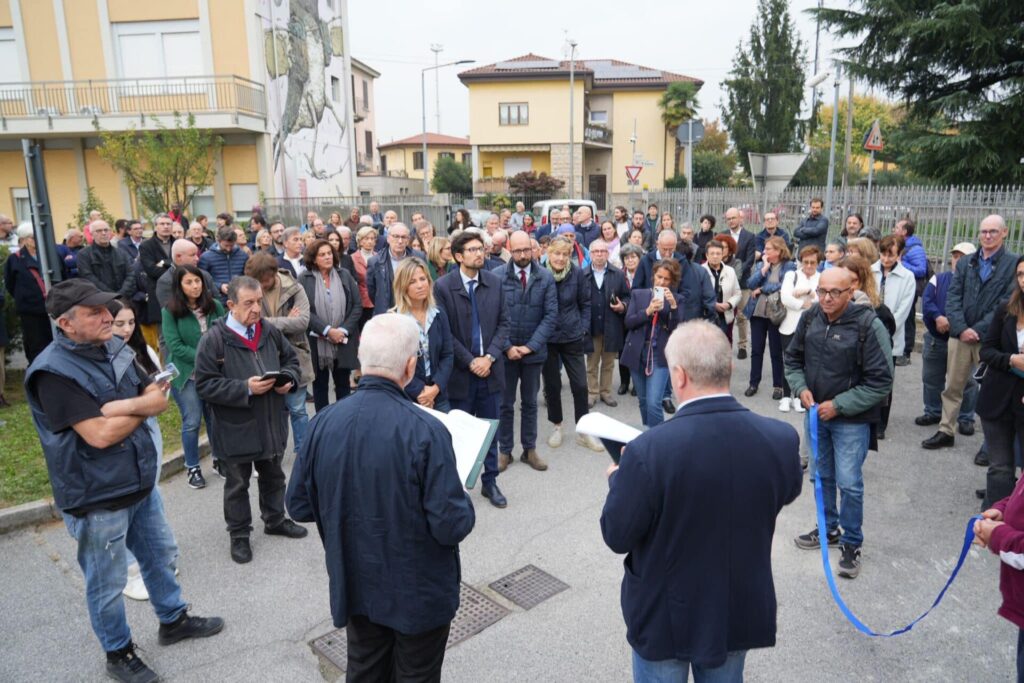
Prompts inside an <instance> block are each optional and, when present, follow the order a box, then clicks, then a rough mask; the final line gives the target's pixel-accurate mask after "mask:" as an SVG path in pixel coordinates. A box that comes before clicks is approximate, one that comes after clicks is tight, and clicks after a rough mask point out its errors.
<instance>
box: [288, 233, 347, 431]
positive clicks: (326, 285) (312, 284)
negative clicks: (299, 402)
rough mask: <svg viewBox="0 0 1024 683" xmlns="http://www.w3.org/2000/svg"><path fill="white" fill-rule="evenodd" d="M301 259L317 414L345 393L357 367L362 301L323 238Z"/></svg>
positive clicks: (344, 395)
mask: <svg viewBox="0 0 1024 683" xmlns="http://www.w3.org/2000/svg"><path fill="white" fill-rule="evenodd" d="M303 260H304V262H305V265H306V272H304V273H303V274H302V275H300V276H299V284H301V285H302V287H303V289H305V290H306V298H308V299H309V337H310V339H309V348H310V351H311V354H310V355H311V356H312V361H313V372H314V373H315V374H314V378H313V405H314V406H315V408H316V411H317V412H320V411H321V410H322V409H323V408H326V407H327V406H328V404H329V403H330V398H329V397H328V385H329V383H330V380H331V378H332V377H333V378H334V396H335V400H338V401H340V400H341V399H343V398H345V397H346V396H348V395H349V393H350V391H351V389H350V388H349V383H348V382H349V376H350V375H351V374H352V370H353V369H355V368H358V367H359V358H358V352H359V317H360V316H361V315H362V314H363V304H362V301H361V300H360V298H359V286H358V285H357V284H356V281H355V278H353V277H352V275H351V274H350V273H349V272H348V271H347V270H345V269H343V268H340V267H339V266H338V253H337V252H336V251H335V250H334V247H332V246H331V245H330V243H329V242H328V241H327V240H322V239H318V240H313V242H312V244H310V245H309V247H308V248H307V249H306V253H305V256H304V257H303Z"/></svg>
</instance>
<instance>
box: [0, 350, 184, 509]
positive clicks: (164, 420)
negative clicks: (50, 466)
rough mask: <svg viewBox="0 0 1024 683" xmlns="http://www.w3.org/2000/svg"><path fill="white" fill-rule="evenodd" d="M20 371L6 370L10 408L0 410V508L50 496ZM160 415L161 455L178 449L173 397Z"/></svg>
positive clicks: (178, 419) (178, 418)
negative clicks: (162, 451)
mask: <svg viewBox="0 0 1024 683" xmlns="http://www.w3.org/2000/svg"><path fill="white" fill-rule="evenodd" d="M24 378H25V373H24V371H23V370H8V371H7V384H6V387H5V389H4V396H6V397H7V400H8V401H9V402H10V403H11V407H10V408H2V409H0V435H2V437H0V508H6V507H11V506H14V505H20V504H22V503H27V502H30V501H33V500H38V499H40V498H45V497H48V496H50V495H51V492H50V477H49V475H48V474H47V472H46V460H45V459H44V458H43V447H42V445H41V444H40V442H39V435H38V434H37V433H36V428H35V425H34V424H33V423H32V411H31V409H30V408H29V407H28V403H27V402H26V401H25V391H24V387H23V386H22V383H23V382H24ZM168 404H169V405H168V406H167V410H165V411H164V412H163V414H161V415H160V417H159V418H157V419H158V421H159V422H160V432H161V433H162V434H163V438H164V457H167V456H168V455H170V454H171V453H173V452H174V451H176V450H178V449H179V448H181V413H179V412H178V405H177V404H176V403H175V402H174V399H170V400H168Z"/></svg>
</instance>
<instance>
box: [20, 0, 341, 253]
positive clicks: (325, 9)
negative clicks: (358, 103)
mask: <svg viewBox="0 0 1024 683" xmlns="http://www.w3.org/2000/svg"><path fill="white" fill-rule="evenodd" d="M345 13H346V4H345V0H160V2H140V1H139V0H0V212H3V213H7V214H10V215H13V216H14V217H15V218H16V220H19V221H21V220H28V219H29V218H30V214H29V201H28V190H27V182H26V178H25V163H24V158H23V155H22V152H21V141H22V140H23V139H36V140H39V141H41V143H42V146H43V150H44V152H43V161H44V165H45V170H46V179H47V186H48V191H49V197H50V202H51V209H52V212H53V222H54V225H55V228H56V232H57V236H58V238H60V236H61V235H62V234H63V230H64V228H65V226H66V225H67V224H68V223H70V222H71V220H72V219H73V217H74V214H75V212H76V209H77V207H78V205H79V203H80V202H82V201H83V200H84V199H85V196H86V191H87V188H90V187H91V188H93V190H94V192H95V194H96V196H98V197H99V199H100V200H102V201H103V203H104V204H105V206H106V207H107V209H108V210H109V212H110V213H111V214H113V215H115V216H137V215H139V214H141V213H143V210H142V209H141V208H140V207H139V206H137V204H136V201H135V198H134V197H132V196H131V193H130V192H129V190H128V188H127V186H126V185H125V184H124V182H123V179H122V178H121V177H119V174H118V173H116V172H115V171H114V170H113V169H112V168H111V167H110V166H109V165H107V164H106V163H105V162H104V161H103V160H102V159H100V157H99V154H98V153H97V146H98V145H99V142H100V138H99V135H98V132H97V130H105V131H123V130H130V129H135V130H146V129H149V130H155V129H156V128H157V127H158V126H160V125H164V126H173V125H174V114H175V113H176V112H177V113H179V114H181V116H182V117H183V118H184V117H185V116H187V115H188V114H192V115H193V116H194V117H195V121H196V126H197V127H200V128H204V129H210V130H213V131H216V132H217V133H218V134H219V135H221V136H222V138H223V140H224V146H223V148H222V149H221V150H220V152H219V153H217V154H216V155H215V158H214V167H215V169H216V176H215V179H214V182H213V185H212V186H211V187H208V188H205V189H203V190H202V191H201V192H200V194H199V195H198V196H197V198H196V200H195V201H194V203H193V205H192V207H190V210H189V211H188V213H189V215H193V216H194V215H198V214H207V215H211V214H214V213H217V212H220V211H229V212H232V213H235V214H236V215H238V216H240V217H242V218H245V217H247V216H248V215H249V212H250V211H251V209H252V207H253V206H254V205H255V204H257V203H258V202H259V201H260V199H261V197H275V196H304V195H307V196H315V195H327V194H346V195H347V194H354V192H355V176H356V146H355V144H354V141H355V135H354V132H355V118H356V116H355V114H356V112H355V105H354V101H355V98H354V97H353V93H352V84H353V78H352V75H351V72H352V67H351V64H350V57H349V55H348V53H347V48H346V43H347V41H346V40H345V36H346V33H347V25H346V15H345Z"/></svg>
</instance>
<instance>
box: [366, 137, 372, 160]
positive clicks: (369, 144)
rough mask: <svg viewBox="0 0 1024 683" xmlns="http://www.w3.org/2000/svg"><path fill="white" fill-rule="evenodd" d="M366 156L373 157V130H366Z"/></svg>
mask: <svg viewBox="0 0 1024 683" xmlns="http://www.w3.org/2000/svg"><path fill="white" fill-rule="evenodd" d="M366 158H367V159H373V131H372V130H368V131H366Z"/></svg>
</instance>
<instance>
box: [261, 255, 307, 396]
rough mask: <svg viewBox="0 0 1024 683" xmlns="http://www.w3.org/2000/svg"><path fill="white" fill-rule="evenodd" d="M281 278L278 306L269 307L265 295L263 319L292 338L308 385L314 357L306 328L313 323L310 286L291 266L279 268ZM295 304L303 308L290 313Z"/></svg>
mask: <svg viewBox="0 0 1024 683" xmlns="http://www.w3.org/2000/svg"><path fill="white" fill-rule="evenodd" d="M277 282H278V285H277V286H278V287H280V288H281V294H280V296H278V303H277V310H276V311H268V310H267V299H266V298H264V299H263V320H265V321H266V322H268V323H270V324H271V325H273V326H274V327H276V328H277V329H279V330H281V332H283V333H284V336H285V338H286V339H287V340H288V341H289V342H291V345H292V347H294V349H295V355H297V356H298V357H299V370H300V371H301V373H302V378H301V381H302V385H303V386H305V385H307V384H309V383H311V382H312V381H313V360H312V358H311V357H310V351H309V337H308V336H307V332H306V328H307V327H309V299H308V298H307V297H306V290H304V289H303V288H302V285H300V284H299V283H298V282H296V281H295V278H293V277H292V276H291V273H289V272H288V271H287V270H279V271H278V272H277ZM293 308H297V309H299V314H298V315H296V316H294V317H289V316H288V312H289V311H291V310H292V309H293Z"/></svg>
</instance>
